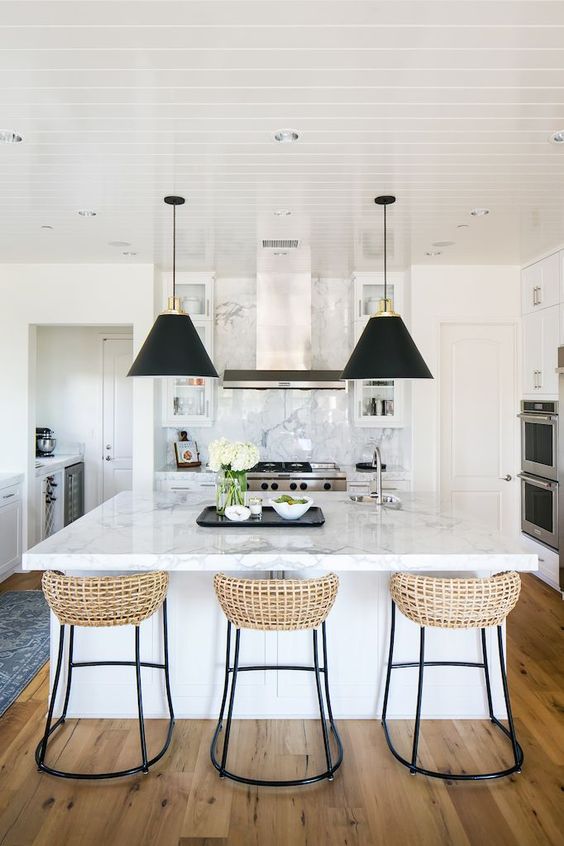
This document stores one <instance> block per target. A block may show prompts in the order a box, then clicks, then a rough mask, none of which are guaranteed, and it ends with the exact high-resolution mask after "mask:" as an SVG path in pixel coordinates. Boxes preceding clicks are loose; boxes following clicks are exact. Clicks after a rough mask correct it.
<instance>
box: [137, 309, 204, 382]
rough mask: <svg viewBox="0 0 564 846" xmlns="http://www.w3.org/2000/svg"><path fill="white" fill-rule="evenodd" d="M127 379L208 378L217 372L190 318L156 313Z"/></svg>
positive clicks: (178, 312) (180, 314)
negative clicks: (164, 377)
mask: <svg viewBox="0 0 564 846" xmlns="http://www.w3.org/2000/svg"><path fill="white" fill-rule="evenodd" d="M127 375H128V376H212V377H217V375H218V374H217V371H216V369H215V367H214V366H213V363H212V361H211V359H210V357H209V355H208V354H207V352H206V348H205V347H204V345H203V343H202V339H201V338H200V336H199V335H198V332H197V330H196V327H195V326H194V324H193V323H192V321H191V319H190V317H189V316H188V315H187V314H184V313H183V312H182V311H172V310H171V311H168V312H166V311H165V312H163V313H162V314H159V316H158V317H157V319H156V320H155V322H154V324H153V328H152V329H151V331H150V332H149V334H148V335H147V338H146V339H145V343H144V344H143V346H142V347H141V349H140V350H139V353H138V354H137V358H136V359H135V361H134V362H133V364H132V365H131V368H130V370H129V373H128V374H127Z"/></svg>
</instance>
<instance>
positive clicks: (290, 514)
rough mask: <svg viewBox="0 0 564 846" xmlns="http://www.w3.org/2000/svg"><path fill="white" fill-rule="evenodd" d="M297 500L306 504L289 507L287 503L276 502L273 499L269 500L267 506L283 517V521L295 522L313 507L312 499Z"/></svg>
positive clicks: (304, 497) (301, 497) (302, 497)
mask: <svg viewBox="0 0 564 846" xmlns="http://www.w3.org/2000/svg"><path fill="white" fill-rule="evenodd" d="M299 499H305V500H307V502H304V503H296V505H289V504H288V503H287V502H276V501H275V500H274V499H270V500H269V501H268V504H269V505H272V507H273V508H274V510H275V511H276V513H277V514H279V515H280V517H283V518H284V520H297V519H298V518H299V517H302V515H304V514H305V513H306V511H308V510H309V509H310V508H311V506H312V505H313V499H310V498H309V497H308V496H300V497H299Z"/></svg>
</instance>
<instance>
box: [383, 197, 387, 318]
mask: <svg viewBox="0 0 564 846" xmlns="http://www.w3.org/2000/svg"><path fill="white" fill-rule="evenodd" d="M387 244H388V230H387V226H386V206H384V306H385V307H386V309H387V308H388V249H387Z"/></svg>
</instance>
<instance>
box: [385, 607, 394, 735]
mask: <svg viewBox="0 0 564 846" xmlns="http://www.w3.org/2000/svg"><path fill="white" fill-rule="evenodd" d="M395 639H396V603H395V602H394V600H393V599H392V616H391V620H390V647H389V650H388V668H387V671H386V686H385V688H384V703H383V705H382V725H383V726H385V725H386V714H387V712H388V697H389V695H390V680H391V678H392V662H393V660H394V641H395ZM386 734H387V729H386Z"/></svg>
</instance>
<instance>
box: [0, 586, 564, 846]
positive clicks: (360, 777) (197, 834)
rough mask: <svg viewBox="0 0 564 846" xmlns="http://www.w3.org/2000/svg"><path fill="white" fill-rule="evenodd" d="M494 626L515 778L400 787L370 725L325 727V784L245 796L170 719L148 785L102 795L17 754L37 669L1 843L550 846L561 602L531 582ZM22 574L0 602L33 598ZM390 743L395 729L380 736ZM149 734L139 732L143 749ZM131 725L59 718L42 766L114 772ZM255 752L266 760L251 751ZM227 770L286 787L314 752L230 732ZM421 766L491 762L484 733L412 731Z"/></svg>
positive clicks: (204, 747) (33, 721) (309, 733)
mask: <svg viewBox="0 0 564 846" xmlns="http://www.w3.org/2000/svg"><path fill="white" fill-rule="evenodd" d="M523 582H524V585H523V593H522V598H521V601H520V602H519V604H518V606H517V609H516V610H515V611H514V612H513V614H512V616H511V617H510V618H509V625H508V638H509V647H508V652H509V658H510V664H509V679H510V685H511V689H512V696H513V703H514V711H515V716H516V725H517V729H518V733H519V739H520V741H521V744H522V745H523V748H524V750H525V767H524V770H523V772H522V773H521V775H516V776H514V777H512V778H508V779H504V780H502V781H499V782H482V783H476V784H471V783H469V784H464V783H462V782H451V783H447V782H439V781H436V780H433V779H425V778H423V777H422V776H415V777H414V776H410V775H409V773H408V772H407V771H406V770H405V769H404V768H403V767H401V766H400V765H399V764H397V763H396V762H395V760H394V759H393V758H392V757H391V756H390V754H389V752H388V749H387V747H386V745H385V742H384V738H383V734H382V728H381V726H380V724H379V723H378V722H376V721H361V720H349V721H343V722H341V723H340V727H341V732H342V737H343V742H344V745H345V761H344V763H343V766H342V768H341V770H340V772H339V774H338V776H337V777H336V779H335V781H334V783H333V784H328V783H323V784H321V785H315V786H311V787H308V788H301V789H297V788H296V789H284V790H272V789H270V790H269V789H266V788H263V789H256V788H247V787H245V786H242V785H235V784H232V783H229V782H222V781H220V780H219V778H218V776H217V773H216V772H215V770H213V769H212V767H211V765H210V762H209V752H208V747H209V741H210V734H211V729H212V724H211V723H210V722H208V721H189V720H182V721H180V722H179V723H178V724H177V727H176V732H175V736H174V740H173V745H172V747H171V749H170V750H169V753H168V754H167V755H166V756H165V758H164V759H163V760H162V761H161V762H160V765H159V766H157V767H156V768H155V769H154V770H153V771H152V772H151V773H150V774H149V775H148V776H143V777H137V778H131V779H124V780H121V781H115V782H111V783H109V782H105V783H104V782H100V783H85V782H72V781H63V780H58V779H54V778H51V777H49V776H47V775H44V774H39V773H38V772H37V771H36V769H35V766H34V761H33V752H34V748H35V745H36V743H37V741H38V739H39V737H40V734H41V727H42V722H43V718H44V714H45V705H46V699H47V670H46V669H44V670H42V671H41V672H40V673H39V674H38V676H37V677H36V678H35V679H34V681H33V682H32V683H31V684H30V685H29V686H28V687H27V689H26V690H25V691H24V692H23V693H22V695H21V696H20V698H19V699H18V701H17V702H16V703H14V705H13V706H12V707H11V708H10V709H9V710H8V711H7V713H6V714H5V715H4V717H3V718H2V719H0V844H2V846H55V845H56V846H67V844H68V846H94V845H96V846H99V844H103V846H114V844H116V846H117V844H119V846H129V844H135V846H144V844H158V846H226V844H229V846H306V845H307V846H372V844H374V846H383V844H386V845H387V846H396V844H401V845H402V846H426V844H429V846H442V844H444V846H469V845H470V846H474V844H475V845H476V846H490V845H491V846H513V845H515V846H517V844H519V846H529V844H531V846H533V844H539V846H541V844H542V845H543V846H545V844H554V845H555V846H556V844H559V846H560V844H562V843H563V842H564V834H563V832H564V794H563V791H564V723H563V721H562V710H563V704H564V684H563V680H564V661H563V660H562V655H563V649H562V630H563V628H564V604H563V603H562V602H561V600H560V597H559V595H558V594H556V593H555V592H554V591H551V590H550V589H549V588H547V587H545V586H544V585H543V584H542V583H541V582H539V581H538V580H537V579H535V578H534V577H533V576H525V578H524V579H523ZM37 585H38V579H37V576H36V575H35V574H30V575H19V576H14V577H12V578H11V579H9V580H8V581H6V582H4V583H3V584H2V585H0V590H18V589H20V590H21V589H27V588H34V587H37ZM394 729H395V731H396V733H397V738H398V742H399V743H404V744H408V743H409V737H410V732H411V726H410V725H409V724H407V723H401V724H400V723H396V724H395V725H394ZM163 731H164V723H160V722H159V723H158V724H156V725H155V724H152V725H151V732H150V742H152V743H153V744H157V743H158V742H159V737H158V735H159V733H160V735H161V736H162V733H163ZM137 744H138V735H137V724H136V723H135V722H132V721H128V720H112V721H109V720H106V721H104V720H99V721H96V720H82V721H74V720H71V721H69V723H68V725H67V726H66V727H65V729H64V733H63V734H62V736H61V737H60V738H58V740H57V744H56V746H54V748H53V753H54V755H55V757H56V758H57V759H58V761H59V763H60V765H61V766H67V767H76V768H83V769H87V768H88V767H92V768H106V769H109V768H110V767H116V766H121V765H127V763H128V762H131V761H133V760H134V759H135V758H136V755H137V754H138V750H137ZM267 746H268V751H267V752H265V749H266V747H267ZM232 748H233V750H234V751H235V753H236V754H235V759H234V761H233V766H234V767H235V766H237V765H239V766H240V767H241V768H243V767H245V769H246V771H247V772H248V771H249V770H252V771H253V772H255V773H257V774H268V773H270V774H271V775H272V774H275V776H276V777H278V778H281V777H286V778H287V777H291V776H292V775H293V774H295V773H297V774H299V775H303V774H304V773H305V772H311V771H312V768H313V767H315V766H316V764H317V763H319V760H320V758H319V756H320V754H321V753H322V749H321V746H320V742H319V735H318V732H317V731H316V725H315V724H314V723H311V722H309V721H301V720H294V721H273V722H270V723H269V722H264V721H244V722H241V723H238V724H236V725H234V733H233V747H232ZM421 753H422V754H423V755H425V756H427V760H430V761H432V762H433V764H434V765H435V766H439V767H441V766H443V767H446V766H447V762H448V761H450V762H451V763H452V764H453V765H454V766H457V767H472V766H473V767H481V766H489V765H494V766H495V765H496V764H499V763H501V762H502V761H503V760H504V759H505V760H507V757H506V756H507V747H506V746H504V745H503V744H500V743H499V738H498V736H497V732H495V731H494V730H493V729H492V727H491V725H490V724H489V723H487V722H478V721H441V722H438V721H437V722H431V723H425V724H424V728H423V735H422V742H421Z"/></svg>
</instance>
